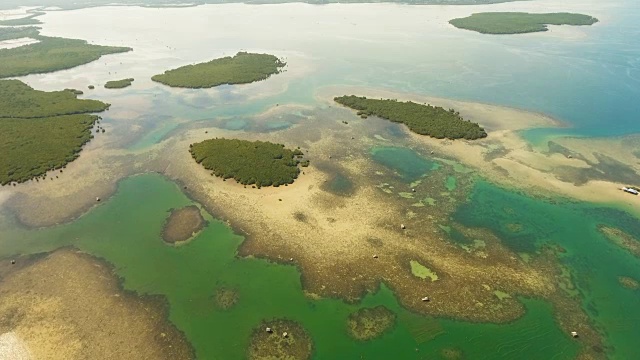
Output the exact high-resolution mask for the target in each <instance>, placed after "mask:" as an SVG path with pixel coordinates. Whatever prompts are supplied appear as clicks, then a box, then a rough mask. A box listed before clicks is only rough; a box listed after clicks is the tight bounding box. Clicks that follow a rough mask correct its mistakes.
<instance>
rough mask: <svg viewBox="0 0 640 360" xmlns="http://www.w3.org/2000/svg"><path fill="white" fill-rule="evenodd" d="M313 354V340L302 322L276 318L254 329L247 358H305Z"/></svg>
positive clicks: (298, 359) (297, 359)
mask: <svg viewBox="0 0 640 360" xmlns="http://www.w3.org/2000/svg"><path fill="white" fill-rule="evenodd" d="M312 354H313V340H311V337H310V336H309V335H308V334H307V332H306V331H305V329H304V328H303V327H302V326H301V325H300V324H298V323H297V322H295V321H291V320H284V319H274V320H270V321H263V322H262V323H261V324H260V325H258V326H257V327H256V328H254V329H253V333H252V335H251V344H250V346H249V351H248V354H247V358H249V359H250V360H267V359H295V360H305V359H311V355H312Z"/></svg>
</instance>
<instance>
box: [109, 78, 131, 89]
mask: <svg viewBox="0 0 640 360" xmlns="http://www.w3.org/2000/svg"><path fill="white" fill-rule="evenodd" d="M133 81H134V79H133V78H128V79H122V80H111V81H107V83H106V84H104V87H105V89H123V88H126V87H128V86H131V83H133Z"/></svg>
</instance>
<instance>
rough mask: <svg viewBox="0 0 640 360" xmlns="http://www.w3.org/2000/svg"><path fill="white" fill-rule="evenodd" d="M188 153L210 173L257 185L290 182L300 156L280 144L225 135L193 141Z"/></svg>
mask: <svg viewBox="0 0 640 360" xmlns="http://www.w3.org/2000/svg"><path fill="white" fill-rule="evenodd" d="M190 152H191V155H192V156H193V158H194V159H195V160H196V162H198V163H199V164H202V166H204V167H205V169H207V170H211V171H212V175H215V176H218V177H221V178H223V179H229V178H233V179H235V180H236V181H237V182H239V183H241V184H244V185H254V184H255V185H256V186H257V187H261V186H280V185H285V184H291V183H293V181H294V180H295V179H296V178H297V177H298V174H299V173H300V169H299V168H298V164H299V163H300V162H301V160H300V158H301V157H302V152H301V151H300V150H298V149H296V150H289V149H287V148H285V147H284V145H282V144H274V143H270V142H265V141H246V140H238V139H224V138H221V139H210V140H205V141H202V142H199V143H196V144H192V145H191V150H190Z"/></svg>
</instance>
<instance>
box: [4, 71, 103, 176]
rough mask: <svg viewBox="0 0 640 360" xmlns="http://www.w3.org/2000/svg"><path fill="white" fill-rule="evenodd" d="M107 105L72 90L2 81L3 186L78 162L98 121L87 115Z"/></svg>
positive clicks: (94, 117) (95, 117)
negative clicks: (87, 98) (34, 87)
mask: <svg viewBox="0 0 640 360" xmlns="http://www.w3.org/2000/svg"><path fill="white" fill-rule="evenodd" d="M108 107H109V104H105V103H103V102H100V101H97V100H80V99H77V98H76V94H75V93H74V92H73V91H71V90H69V89H67V90H63V91H54V92H45V91H38V90H34V89H32V88H31V87H29V86H28V85H26V84H24V83H23V82H21V81H19V80H0V154H2V156H0V184H1V185H6V184H8V183H11V182H24V181H27V180H29V179H33V178H40V177H41V176H44V175H45V174H46V172H47V171H49V170H54V169H60V168H62V167H64V166H65V165H66V164H67V163H69V162H71V161H73V160H74V159H76V158H77V157H78V155H79V153H80V150H81V149H82V146H83V145H84V144H85V143H87V142H88V141H89V140H90V139H91V138H93V135H91V129H92V127H93V124H94V123H95V122H96V120H97V119H98V117H97V116H95V115H90V114H89V113H92V112H99V111H103V110H105V109H107V108H108Z"/></svg>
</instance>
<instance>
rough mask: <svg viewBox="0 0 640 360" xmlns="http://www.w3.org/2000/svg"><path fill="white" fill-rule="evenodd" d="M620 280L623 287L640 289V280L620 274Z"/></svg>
mask: <svg viewBox="0 0 640 360" xmlns="http://www.w3.org/2000/svg"><path fill="white" fill-rule="evenodd" d="M618 282H619V283H620V285H622V287H624V288H627V289H631V290H637V289H640V283H638V280H636V279H634V278H630V277H628V276H618Z"/></svg>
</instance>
